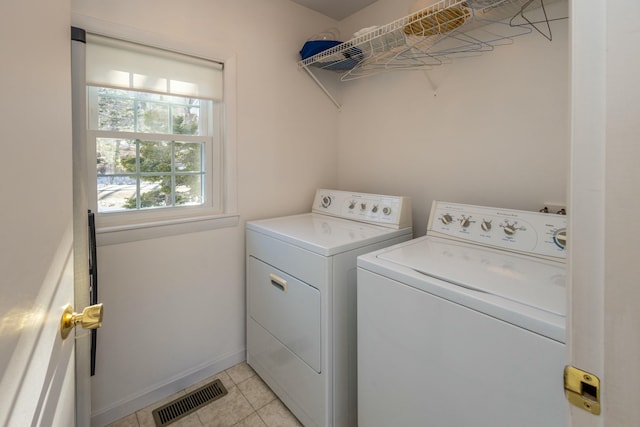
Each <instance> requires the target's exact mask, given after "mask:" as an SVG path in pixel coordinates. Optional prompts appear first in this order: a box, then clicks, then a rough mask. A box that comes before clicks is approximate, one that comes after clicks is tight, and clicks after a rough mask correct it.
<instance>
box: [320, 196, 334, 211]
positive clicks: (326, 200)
mask: <svg viewBox="0 0 640 427" xmlns="http://www.w3.org/2000/svg"><path fill="white" fill-rule="evenodd" d="M320 203H321V204H322V207H323V208H328V207H329V206H330V205H331V196H322V201H321V202H320Z"/></svg>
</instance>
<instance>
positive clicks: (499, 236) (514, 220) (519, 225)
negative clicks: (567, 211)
mask: <svg viewBox="0 0 640 427" xmlns="http://www.w3.org/2000/svg"><path fill="white" fill-rule="evenodd" d="M427 235H428V236H436V237H443V238H447V239H452V240H458V241H462V242H465V243H471V244H479V245H483V246H489V247H493V248H496V249H503V250H509V251H512V252H518V253H522V254H527V255H534V256H540V257H544V258H549V259H554V260H560V261H564V260H565V259H566V250H565V248H566V245H567V217H566V216H565V215H557V214H549V213H541V212H531V211H519V210H513V209H502V208H492V207H487V206H474V205H463V204H458V203H449V202H439V201H434V202H433V205H432V206H431V214H430V215H429V223H428V225H427Z"/></svg>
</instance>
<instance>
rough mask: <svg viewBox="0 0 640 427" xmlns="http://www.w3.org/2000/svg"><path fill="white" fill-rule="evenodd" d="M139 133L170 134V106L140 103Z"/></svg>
mask: <svg viewBox="0 0 640 427" xmlns="http://www.w3.org/2000/svg"><path fill="white" fill-rule="evenodd" d="M138 132H152V133H169V106H168V105H167V104H160V103H157V102H147V101H140V102H138Z"/></svg>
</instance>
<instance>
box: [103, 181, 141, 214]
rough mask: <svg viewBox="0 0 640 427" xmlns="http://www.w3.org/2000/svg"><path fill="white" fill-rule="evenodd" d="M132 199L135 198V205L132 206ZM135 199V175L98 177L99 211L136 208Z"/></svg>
mask: <svg viewBox="0 0 640 427" xmlns="http://www.w3.org/2000/svg"><path fill="white" fill-rule="evenodd" d="M131 199H133V207H130V206H131ZM135 200H136V179H135V177H131V176H99V177H98V212H114V211H121V210H126V209H135V208H136V207H135V203H136V202H135Z"/></svg>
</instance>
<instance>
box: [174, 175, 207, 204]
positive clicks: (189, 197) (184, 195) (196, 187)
mask: <svg viewBox="0 0 640 427" xmlns="http://www.w3.org/2000/svg"><path fill="white" fill-rule="evenodd" d="M202 203H204V195H203V192H202V175H177V176H176V205H200V204H202Z"/></svg>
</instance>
